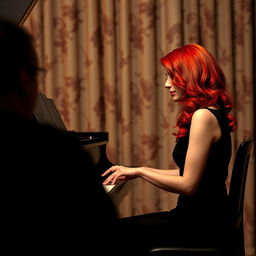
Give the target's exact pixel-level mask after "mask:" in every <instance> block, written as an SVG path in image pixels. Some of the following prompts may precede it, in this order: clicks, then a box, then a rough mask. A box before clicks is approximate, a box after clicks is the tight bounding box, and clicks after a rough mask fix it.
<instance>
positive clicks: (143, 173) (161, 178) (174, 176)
mask: <svg viewBox="0 0 256 256" xmlns="http://www.w3.org/2000/svg"><path fill="white" fill-rule="evenodd" d="M168 171H169V173H168ZM137 172H138V176H139V177H141V178H143V179H145V180H147V181H148V182H150V183H152V184H154V185H155V186H158V187H160V188H162V189H164V190H167V191H169V192H173V193H179V194H187V195H189V194H190V182H189V181H187V180H185V178H184V177H183V176H179V175H178V169H174V170H161V169H154V168H148V167H139V168H138V169H137Z"/></svg>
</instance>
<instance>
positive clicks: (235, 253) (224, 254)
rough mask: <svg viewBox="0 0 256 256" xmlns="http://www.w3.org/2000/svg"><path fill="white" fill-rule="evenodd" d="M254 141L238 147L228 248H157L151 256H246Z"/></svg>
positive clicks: (233, 175) (232, 190) (231, 200)
mask: <svg viewBox="0 0 256 256" xmlns="http://www.w3.org/2000/svg"><path fill="white" fill-rule="evenodd" d="M252 144H253V140H252V139H246V140H244V141H243V142H242V143H241V144H240V145H239V147H238V150H237V153H236V157H235V162H234V166H233V170H232V176H231V182H230V189H229V214H230V221H231V230H230V234H231V237H230V239H229V242H227V246H226V248H223V249H220V248H187V247H186V248H185V247H184V248H181V247H176V248H174V247H155V248H152V249H151V250H150V252H149V255H150V256H196V255H197V256H245V249H244V231H243V209H244V193H245V184H246V177H247V170H248V163H249V159H250V153H251V148H252Z"/></svg>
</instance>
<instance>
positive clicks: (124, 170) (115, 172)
mask: <svg viewBox="0 0 256 256" xmlns="http://www.w3.org/2000/svg"><path fill="white" fill-rule="evenodd" d="M111 172H112V174H110V175H109V176H108V177H107V178H106V179H105V180H104V182H103V185H108V184H115V183H116V182H117V181H120V180H129V179H134V178H137V177H138V176H139V172H138V168H129V167H125V166H120V165H114V166H112V167H110V168H109V169H108V170H107V171H105V172H104V173H103V174H102V175H101V176H106V175H107V174H109V173H111Z"/></svg>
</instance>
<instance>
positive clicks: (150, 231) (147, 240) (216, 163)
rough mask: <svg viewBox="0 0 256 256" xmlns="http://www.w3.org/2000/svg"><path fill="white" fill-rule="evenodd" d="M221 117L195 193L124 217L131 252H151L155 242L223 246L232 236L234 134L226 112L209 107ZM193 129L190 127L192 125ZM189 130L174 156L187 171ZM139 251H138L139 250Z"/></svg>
mask: <svg viewBox="0 0 256 256" xmlns="http://www.w3.org/2000/svg"><path fill="white" fill-rule="evenodd" d="M207 109H208V110H209V111H211V113H212V114H213V115H214V116H215V117H216V118H217V120H218V123H219V126H220V129H221V133H222V134H221V139H220V140H219V141H218V142H216V143H214V144H213V145H212V147H211V149H210V152H209V156H208V160H207V163H206V167H205V170H204V174H203V177H202V180H201V182H200V185H199V186H198V188H197V190H196V192H195V194H194V195H193V196H186V195H179V197H178V202H177V206H176V207H175V208H174V209H172V210H170V211H166V212H156V213H150V214H144V215H137V216H132V217H127V218H121V219H120V228H121V230H120V232H121V233H123V236H124V238H126V239H127V240H126V243H129V248H127V255H129V254H130V253H132V252H133V253H134V252H137V253H139V254H138V255H147V252H148V250H149V248H151V247H155V246H187V247H189V246H199V247H203V246H205V247H207V246H220V247H221V246H222V245H224V244H225V241H226V238H227V237H228V233H227V230H228V219H227V209H226V207H227V190H226V185H225V181H226V178H227V175H228V165H229V161H230V158H231V136H230V132H229V131H228V125H227V121H226V118H225V113H223V111H222V110H214V109H210V108H207ZM188 129H189V127H188ZM188 141H189V132H188V134H187V135H186V136H185V137H182V138H180V139H179V140H178V141H177V143H176V145H175V148H174V150H173V159H174V161H175V162H176V164H177V165H178V167H179V168H180V175H183V171H184V164H185V157H186V152H187V148H188ZM135 254H136V253H135Z"/></svg>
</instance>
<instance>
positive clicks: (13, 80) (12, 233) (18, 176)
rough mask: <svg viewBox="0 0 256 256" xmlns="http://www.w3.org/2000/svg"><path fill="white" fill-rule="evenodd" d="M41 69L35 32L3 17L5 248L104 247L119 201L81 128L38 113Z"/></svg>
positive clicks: (0, 157)
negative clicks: (51, 122) (76, 130)
mask: <svg viewBox="0 0 256 256" xmlns="http://www.w3.org/2000/svg"><path fill="white" fill-rule="evenodd" d="M40 71H41V69H40V68H39V67H38V61H37V56H36V53H35V49H34V47H33V41H32V39H31V36H30V35H29V34H28V33H27V32H26V31H25V30H24V29H22V28H20V27H18V26H16V25H14V24H12V23H9V22H7V21H3V20H2V21H0V163H1V167H0V168H1V171H0V183H1V184H0V188H1V194H0V202H1V215H2V217H1V225H0V226H1V229H0V230H1V231H0V232H1V237H2V244H3V246H2V248H3V249H4V248H5V249H6V250H8V252H9V253H10V254H13V253H14V252H15V253H19V254H21V253H24V255H38V254H41V253H44V254H47V255H48V254H58V255H60V254H64V253H65V254H66V253H68V254H69V255H78V252H79V255H102V253H103V252H106V247H105V246H106V245H107V244H109V243H110V241H111V239H112V238H113V235H112V233H111V232H112V231H113V233H114V231H115V224H116V220H117V215H116V211H115V208H114V207H113V205H112V202H111V201H110V200H109V198H108V196H107V194H106V193H105V191H104V189H103V187H102V184H101V180H98V178H97V176H96V170H94V166H93V165H92V163H91V159H90V158H89V156H88V155H87V154H86V153H85V151H83V150H82V149H81V148H80V144H79V140H78V139H77V138H76V136H75V135H74V134H69V133H67V132H61V131H59V130H56V129H55V128H53V127H50V126H43V125H39V124H37V123H36V122H34V121H33V119H32V112H33V108H34V106H35V102H36V95H37V93H38V85H37V74H38V72H40ZM106 230H107V233H106ZM114 250H115V248H112V249H111V252H112V251H113V253H112V254H114V255H115V251H114Z"/></svg>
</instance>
